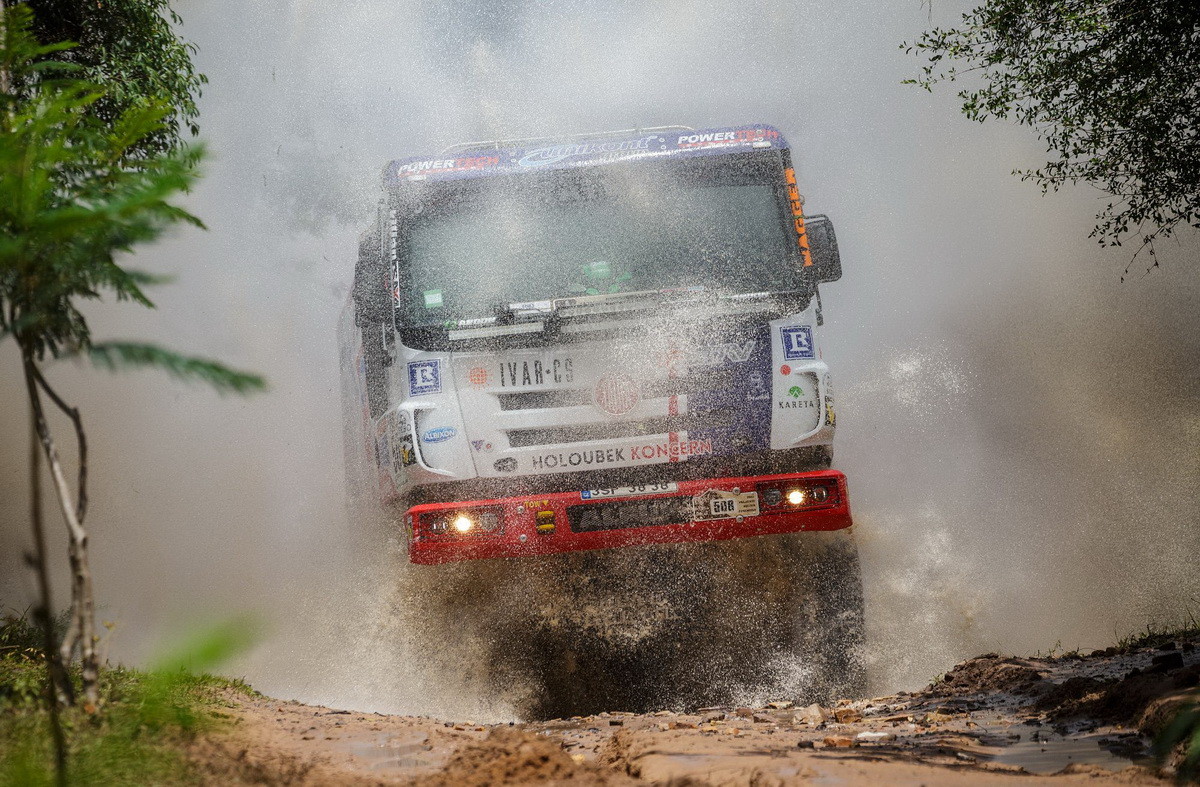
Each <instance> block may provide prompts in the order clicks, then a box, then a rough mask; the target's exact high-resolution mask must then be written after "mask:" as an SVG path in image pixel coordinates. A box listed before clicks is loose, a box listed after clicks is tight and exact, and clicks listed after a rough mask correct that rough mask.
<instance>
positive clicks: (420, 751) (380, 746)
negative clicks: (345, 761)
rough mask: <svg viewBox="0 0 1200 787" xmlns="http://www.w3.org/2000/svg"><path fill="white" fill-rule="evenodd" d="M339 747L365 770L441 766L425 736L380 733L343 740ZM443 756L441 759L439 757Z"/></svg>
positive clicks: (423, 768)
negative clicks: (431, 754)
mask: <svg viewBox="0 0 1200 787" xmlns="http://www.w3.org/2000/svg"><path fill="white" fill-rule="evenodd" d="M338 748H339V749H341V750H342V751H344V752H346V753H347V754H351V755H353V756H354V757H356V758H358V759H359V760H360V761H361V762H362V763H363V764H364V766H365V767H366V768H367V769H368V770H372V771H385V770H386V771H391V770H430V769H433V768H436V767H439V766H440V765H441V761H440V760H439V759H438V758H435V757H433V756H430V755H429V754H428V753H429V752H431V751H433V746H432V745H431V744H430V743H429V738H428V736H426V735H422V734H414V735H389V734H386V733H379V734H377V735H371V736H368V737H365V738H358V739H354V740H348V741H343V742H342V743H340V744H339V745H338ZM442 759H444V758H442Z"/></svg>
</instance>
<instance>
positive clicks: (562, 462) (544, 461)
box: [531, 433, 712, 470]
mask: <svg viewBox="0 0 1200 787" xmlns="http://www.w3.org/2000/svg"><path fill="white" fill-rule="evenodd" d="M711 453H712V441H711V440H680V439H679V436H678V434H677V433H672V434H671V436H670V437H669V438H668V439H667V441H666V442H662V443H647V444H645V445H635V446H628V447H626V446H623V447H621V448H596V449H589V450H581V451H556V452H555V453H551V454H539V455H537V456H534V457H533V459H532V460H531V461H532V465H533V469H534V470H571V469H574V468H579V467H596V466H599V465H612V464H619V463H622V462H653V461H655V460H666V461H669V462H679V461H683V460H686V459H687V458H688V457H690V456H707V455H709V454H711Z"/></svg>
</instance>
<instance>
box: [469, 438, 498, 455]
mask: <svg viewBox="0 0 1200 787" xmlns="http://www.w3.org/2000/svg"><path fill="white" fill-rule="evenodd" d="M471 447H472V448H474V449H475V450H476V451H479V452H481V453H485V454H490V453H491V452H492V451H493V450H494V447H493V446H492V444H491V443H489V442H488V441H487V440H472V441H471Z"/></svg>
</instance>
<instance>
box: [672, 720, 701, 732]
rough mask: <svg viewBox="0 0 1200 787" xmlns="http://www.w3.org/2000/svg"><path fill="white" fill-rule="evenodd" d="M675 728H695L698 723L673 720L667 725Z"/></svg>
mask: <svg viewBox="0 0 1200 787" xmlns="http://www.w3.org/2000/svg"><path fill="white" fill-rule="evenodd" d="M667 726H668V727H670V728H671V729H673V730H694V729H696V725H695V724H692V723H691V722H690V721H673V722H671V723H669V724H668V725H667Z"/></svg>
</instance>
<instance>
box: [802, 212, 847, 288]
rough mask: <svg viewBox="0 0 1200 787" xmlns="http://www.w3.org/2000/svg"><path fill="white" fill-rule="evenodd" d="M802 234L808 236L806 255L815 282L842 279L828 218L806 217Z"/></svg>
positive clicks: (834, 237)
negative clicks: (810, 262)
mask: <svg viewBox="0 0 1200 787" xmlns="http://www.w3.org/2000/svg"><path fill="white" fill-rule="evenodd" d="M804 232H805V234H806V235H807V236H808V254H809V256H810V257H811V258H812V272H813V274H814V275H815V276H816V278H817V281H819V282H827V281H837V280H838V279H840V278H842V257H841V255H840V254H838V245H837V235H835V234H834V232H833V222H832V221H830V220H829V217H828V216H824V215H816V216H807V217H805V219H804Z"/></svg>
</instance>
